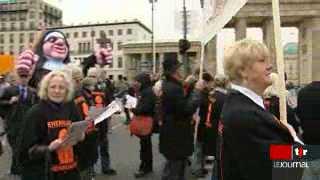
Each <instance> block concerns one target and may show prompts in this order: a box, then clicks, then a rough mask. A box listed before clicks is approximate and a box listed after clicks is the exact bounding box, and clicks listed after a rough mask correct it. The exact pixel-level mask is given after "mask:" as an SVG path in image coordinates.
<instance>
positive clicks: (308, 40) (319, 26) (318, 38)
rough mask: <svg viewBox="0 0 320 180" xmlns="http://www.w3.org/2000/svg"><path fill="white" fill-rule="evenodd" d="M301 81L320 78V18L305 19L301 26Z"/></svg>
mask: <svg viewBox="0 0 320 180" xmlns="http://www.w3.org/2000/svg"><path fill="white" fill-rule="evenodd" d="M299 31H300V33H299V63H298V67H299V83H300V84H308V83H310V82H311V81H319V80H320V71H319V69H320V44H319V42H320V18H311V19H305V20H304V21H303V23H301V24H300V26H299Z"/></svg>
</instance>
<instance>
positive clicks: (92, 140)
mask: <svg viewBox="0 0 320 180" xmlns="http://www.w3.org/2000/svg"><path fill="white" fill-rule="evenodd" d="M96 84H97V81H96V79H94V78H90V77H86V78H84V79H83V80H82V81H81V88H80V89H79V90H78V92H77V93H76V96H75V99H74V101H75V103H76V105H77V107H78V110H79V112H80V114H81V117H82V119H86V120H88V121H90V125H89V127H88V129H87V130H86V138H85V140H84V141H83V142H81V143H79V163H78V164H79V170H80V175H81V180H92V178H94V176H95V172H94V164H95V163H96V162H97V160H98V129H97V128H95V126H94V124H93V121H92V120H93V119H90V117H89V110H90V108H91V107H94V106H95V102H94V97H93V95H92V92H93V91H94V90H95V86H96Z"/></svg>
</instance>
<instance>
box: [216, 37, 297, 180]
mask: <svg viewBox="0 0 320 180" xmlns="http://www.w3.org/2000/svg"><path fill="white" fill-rule="evenodd" d="M224 68H225V72H226V75H228V77H229V78H230V80H231V82H232V83H233V84H232V90H230V93H229V95H228V97H227V99H226V101H225V103H224V106H223V110H222V114H221V117H222V133H223V140H222V149H221V153H220V154H221V157H220V158H221V165H220V172H221V175H220V178H223V179H224V180H233V179H239V180H242V179H243V180H244V179H246V180H257V179H259V180H270V179H288V178H289V179H296V174H294V173H291V174H290V176H291V177H290V176H289V177H288V176H287V175H288V174H286V175H285V170H284V169H279V170H278V171H277V173H276V174H275V172H273V170H272V161H271V160H270V158H269V146H270V144H292V143H294V141H295V140H296V141H298V138H297V135H296V133H295V131H294V129H293V128H292V126H290V125H289V124H287V123H282V122H280V121H279V120H277V119H276V118H274V116H273V115H272V114H271V113H269V112H268V111H267V110H266V109H265V106H264V104H263V99H262V96H263V92H264V90H265V89H266V88H267V87H268V86H269V85H271V83H272V81H271V78H270V74H271V70H272V65H271V59H270V54H269V51H268V49H267V48H266V46H265V45H264V44H262V43H260V42H257V41H254V40H247V39H245V40H241V41H238V42H236V43H235V44H233V45H232V46H231V47H230V48H229V49H228V50H227V51H226V52H225V57H224Z"/></svg>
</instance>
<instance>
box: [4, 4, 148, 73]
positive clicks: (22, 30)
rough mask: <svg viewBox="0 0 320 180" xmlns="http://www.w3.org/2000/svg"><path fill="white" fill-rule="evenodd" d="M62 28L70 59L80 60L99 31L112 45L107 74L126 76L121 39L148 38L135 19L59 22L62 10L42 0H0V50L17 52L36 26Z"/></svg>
mask: <svg viewBox="0 0 320 180" xmlns="http://www.w3.org/2000/svg"><path fill="white" fill-rule="evenodd" d="M41 26H45V27H46V28H47V29H57V30H60V31H62V32H64V33H65V34H66V36H67V38H68V42H69V44H70V54H71V60H72V62H73V63H74V64H78V65H79V64H81V62H82V61H83V59H84V58H85V57H88V56H89V55H90V54H92V52H93V51H94V49H95V48H97V47H98V46H99V44H98V43H97V39H99V38H100V34H101V32H102V31H103V32H104V33H105V34H106V36H107V38H109V39H111V41H112V45H113V55H114V59H113V64H112V65H110V66H109V67H106V69H107V72H108V75H109V76H113V77H115V79H116V77H119V76H126V71H125V62H124V58H123V55H122V49H121V45H122V43H126V42H131V41H141V40H146V41H147V40H150V37H151V30H150V29H148V28H147V27H146V26H145V25H144V24H142V23H141V22H139V21H138V20H133V21H130V22H129V21H128V22H126V21H123V22H112V23H107V22H106V23H103V24H86V25H68V26H67V25H63V24H62V11H61V10H60V9H58V8H56V7H54V6H52V5H50V4H48V3H46V2H44V1H43V0H7V1H5V0H3V1H1V2H0V54H11V55H13V56H17V55H18V54H19V53H20V52H21V51H22V50H23V49H25V48H30V47H31V46H32V45H33V43H34V42H35V41H36V39H37V38H38V37H37V36H38V34H39V33H38V32H39V28H40V27H41Z"/></svg>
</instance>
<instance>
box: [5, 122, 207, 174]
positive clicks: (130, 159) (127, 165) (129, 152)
mask: <svg viewBox="0 0 320 180" xmlns="http://www.w3.org/2000/svg"><path fill="white" fill-rule="evenodd" d="M118 119H121V118H116V117H115V118H114V120H113V121H112V123H111V125H112V127H113V128H112V129H113V130H112V131H111V134H109V140H110V151H111V159H112V166H113V167H114V168H115V169H116V170H117V172H118V175H117V176H111V177H108V176H104V175H101V174H100V171H99V168H97V172H98V175H97V178H96V180H103V179H112V180H131V179H135V178H134V176H133V174H134V172H135V171H136V170H137V168H138V165H139V148H140V147H139V140H138V138H136V137H134V136H132V137H131V136H130V135H129V133H128V129H127V126H125V125H123V124H122V123H121V122H119V121H118ZM153 152H154V172H153V173H152V174H150V175H149V176H147V177H146V178H142V179H144V180H160V174H161V170H162V165H163V162H164V158H163V157H162V156H161V155H160V154H159V152H158V135H154V136H153ZM9 165H10V161H9V153H8V152H6V153H5V154H4V155H3V156H2V157H0V177H2V178H0V180H7V179H9V178H8V177H7V175H6V174H7V172H8V167H9ZM187 179H188V180H193V179H195V178H193V177H191V176H190V175H188V178H187ZM206 179H209V178H208V177H207V178H206ZM201 180H203V179H201Z"/></svg>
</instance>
